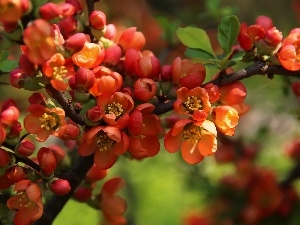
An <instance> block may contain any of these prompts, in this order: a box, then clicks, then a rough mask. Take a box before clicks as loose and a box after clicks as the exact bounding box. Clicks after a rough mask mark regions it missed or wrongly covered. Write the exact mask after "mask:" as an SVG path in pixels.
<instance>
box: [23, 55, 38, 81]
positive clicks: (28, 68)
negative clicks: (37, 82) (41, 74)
mask: <svg viewBox="0 0 300 225" xmlns="http://www.w3.org/2000/svg"><path fill="white" fill-rule="evenodd" d="M19 66H20V68H21V69H22V70H23V72H24V73H25V74H27V75H28V76H32V75H34V74H36V69H35V66H34V63H32V62H31V61H30V60H29V59H28V57H27V55H25V54H21V55H20V59H19Z"/></svg>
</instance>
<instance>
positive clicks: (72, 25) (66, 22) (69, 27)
mask: <svg viewBox="0 0 300 225" xmlns="http://www.w3.org/2000/svg"><path fill="white" fill-rule="evenodd" d="M77 25H78V21H77V20H76V19H75V18H74V17H73V16H69V17H66V18H64V19H62V20H60V21H59V22H58V26H59V29H60V30H61V32H62V35H63V36H64V37H65V38H68V37H70V36H71V35H73V34H74V33H75V32H76V30H77Z"/></svg>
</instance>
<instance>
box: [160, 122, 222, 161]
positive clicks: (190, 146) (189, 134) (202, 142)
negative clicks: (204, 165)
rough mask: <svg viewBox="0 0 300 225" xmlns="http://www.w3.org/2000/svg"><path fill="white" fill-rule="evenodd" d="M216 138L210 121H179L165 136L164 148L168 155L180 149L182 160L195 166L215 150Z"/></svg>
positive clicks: (215, 131) (214, 128)
mask: <svg viewBox="0 0 300 225" xmlns="http://www.w3.org/2000/svg"><path fill="white" fill-rule="evenodd" d="M216 136H217V130H216V127H215V125H214V123H213V122H211V121H208V120H205V121H204V122H203V123H202V122H196V121H192V120H189V119H185V120H179V121H178V122H176V123H175V125H174V127H173V128H172V129H171V130H170V131H169V132H168V133H167V134H166V136H165V141H164V142H165V148H166V150H167V151H168V152H170V153H174V152H177V151H178V150H179V149H181V154H182V158H183V159H184V160H185V161H186V162H187V163H189V164H195V163H199V162H201V161H202V160H203V158H204V156H208V155H211V154H213V153H214V152H215V151H216V150H217V139H216Z"/></svg>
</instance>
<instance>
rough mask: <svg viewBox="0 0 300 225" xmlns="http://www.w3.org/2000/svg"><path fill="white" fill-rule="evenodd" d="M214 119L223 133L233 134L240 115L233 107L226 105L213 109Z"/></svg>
mask: <svg viewBox="0 0 300 225" xmlns="http://www.w3.org/2000/svg"><path fill="white" fill-rule="evenodd" d="M212 119H213V122H214V123H215V124H216V126H217V127H218V128H219V130H220V131H221V132H222V133H224V134H225V135H230V136H233V135H234V131H235V127H236V125H237V124H238V120H239V115H238V112H237V111H236V110H235V109H234V108H233V107H230V106H227V105H224V106H218V107H215V108H214V109H213V110H212Z"/></svg>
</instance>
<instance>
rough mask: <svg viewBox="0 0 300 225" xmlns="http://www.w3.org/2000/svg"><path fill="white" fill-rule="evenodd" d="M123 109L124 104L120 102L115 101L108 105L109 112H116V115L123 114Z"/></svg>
mask: <svg viewBox="0 0 300 225" xmlns="http://www.w3.org/2000/svg"><path fill="white" fill-rule="evenodd" d="M123 111H124V110H123V108H122V105H121V104H120V103H117V102H113V103H111V104H108V105H107V112H108V113H109V114H115V115H116V117H119V116H121V115H122V113H123Z"/></svg>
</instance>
